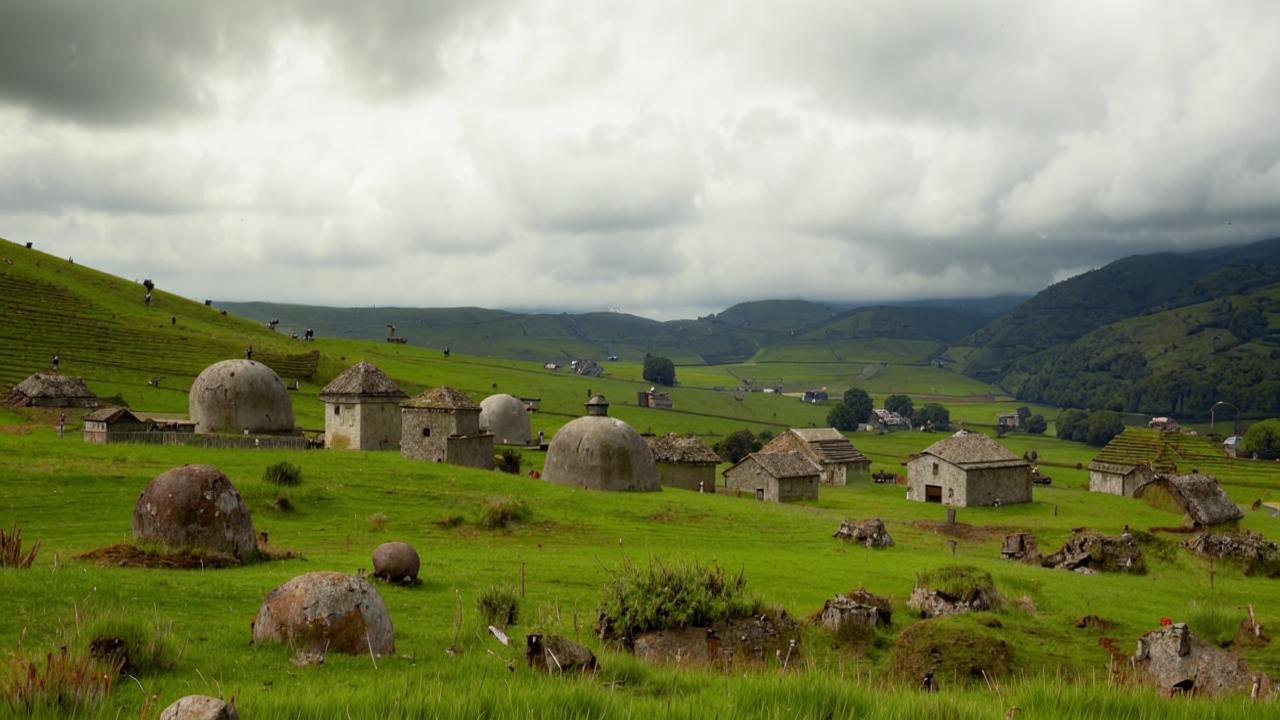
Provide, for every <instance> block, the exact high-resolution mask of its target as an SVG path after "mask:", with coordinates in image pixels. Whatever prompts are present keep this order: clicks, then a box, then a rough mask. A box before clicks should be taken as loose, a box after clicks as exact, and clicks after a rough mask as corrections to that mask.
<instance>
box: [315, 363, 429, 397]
mask: <svg viewBox="0 0 1280 720" xmlns="http://www.w3.org/2000/svg"><path fill="white" fill-rule="evenodd" d="M331 397H332V398H340V397H341V398H347V397H381V398H393V399H396V400H403V399H405V398H407V397H409V396H408V394H406V393H405V392H404V391H403V390H401V389H400V387H399V386H398V385H396V384H395V381H393V380H392V379H391V378H389V377H387V374H386V373H384V372H382V370H379V369H378V366H376V365H374V364H373V363H371V362H369V361H367V360H361V361H360V362H358V363H356V364H355V365H352V366H351V367H349V368H347V369H346V370H345V371H343V373H342V374H341V375H339V376H338V377H336V378H334V379H333V382H331V383H329V384H328V385H325V386H324V390H321V391H320V399H321V400H325V399H328V398H331Z"/></svg>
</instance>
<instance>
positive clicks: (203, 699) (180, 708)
mask: <svg viewBox="0 0 1280 720" xmlns="http://www.w3.org/2000/svg"><path fill="white" fill-rule="evenodd" d="M160 720H240V715H239V714H238V713H237V712H236V706H235V705H228V704H227V703H225V702H223V701H222V700H219V699H218V698H215V697H209V696H208V695H187V696H186V697H183V698H178V699H177V700H175V701H174V702H173V704H172V705H170V706H169V707H167V708H165V709H164V711H163V712H161V713H160Z"/></svg>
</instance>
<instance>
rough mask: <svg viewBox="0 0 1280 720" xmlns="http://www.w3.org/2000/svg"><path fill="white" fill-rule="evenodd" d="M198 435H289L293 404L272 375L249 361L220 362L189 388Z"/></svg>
mask: <svg viewBox="0 0 1280 720" xmlns="http://www.w3.org/2000/svg"><path fill="white" fill-rule="evenodd" d="M189 402H190V409H191V410H190V411H191V420H192V421H193V422H194V423H195V424H196V432H198V433H216V432H235V433H239V432H244V431H245V430H248V431H249V432H251V433H283V432H292V431H293V401H292V400H290V399H289V391H288V390H286V389H285V387H284V382H282V381H281V380H280V376H279V375H276V373H275V371H274V370H272V369H271V368H269V367H267V366H266V365H263V364H262V363H260V362H255V361H253V360H223V361H222V362H218V363H214V364H212V365H210V366H209V367H207V368H205V369H204V372H202V373H200V375H199V377H197V378H196V381H195V382H194V383H192V384H191V394H190V397H189Z"/></svg>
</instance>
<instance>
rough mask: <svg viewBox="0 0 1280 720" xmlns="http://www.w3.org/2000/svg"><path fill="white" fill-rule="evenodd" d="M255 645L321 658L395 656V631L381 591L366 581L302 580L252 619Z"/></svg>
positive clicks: (326, 575)
mask: <svg viewBox="0 0 1280 720" xmlns="http://www.w3.org/2000/svg"><path fill="white" fill-rule="evenodd" d="M252 628H253V642H254V643H271V642H283V643H288V644H289V646H290V647H291V648H292V649H293V650H294V651H295V652H298V653H308V654H311V655H321V656H323V655H324V654H325V653H326V652H339V653H344V654H348V655H358V654H362V653H370V652H371V653H373V654H375V655H388V654H390V653H393V652H395V629H394V628H393V627H392V625H391V617H390V615H388V614H387V606H386V605H385V604H384V603H383V602H382V596H381V595H379V594H378V591H377V590H376V589H375V588H374V587H373V586H372V585H370V584H369V582H368V581H367V580H365V579H364V578H362V577H354V576H352V575H344V574H342V573H337V572H312V573H307V574H306V575H299V576H298V577H296V578H294V579H292V580H290V581H289V582H287V583H285V584H283V585H281V586H280V587H278V588H276V589H275V590H272V591H271V593H270V594H269V595H267V597H266V599H265V600H263V601H262V607H260V608H259V609H258V614H257V615H256V616H254V618H253V624H252Z"/></svg>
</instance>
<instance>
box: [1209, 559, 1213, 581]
mask: <svg viewBox="0 0 1280 720" xmlns="http://www.w3.org/2000/svg"><path fill="white" fill-rule="evenodd" d="M1209 588H1210V589H1212V588H1213V558H1209Z"/></svg>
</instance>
